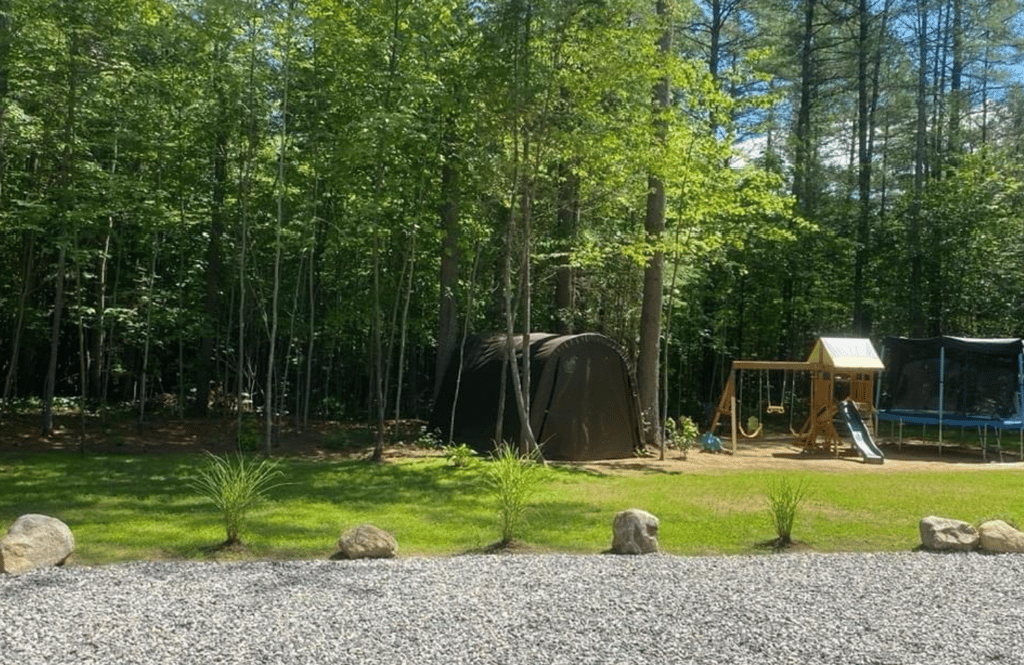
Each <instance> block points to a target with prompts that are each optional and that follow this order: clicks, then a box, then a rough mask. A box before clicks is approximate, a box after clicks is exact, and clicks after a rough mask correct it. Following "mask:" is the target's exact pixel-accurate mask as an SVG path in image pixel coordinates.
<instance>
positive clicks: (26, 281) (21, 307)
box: [0, 232, 35, 422]
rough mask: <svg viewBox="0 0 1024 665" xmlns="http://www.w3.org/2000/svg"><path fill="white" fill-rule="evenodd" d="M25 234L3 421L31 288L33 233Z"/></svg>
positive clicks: (0, 405) (0, 414)
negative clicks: (16, 317)
mask: <svg viewBox="0 0 1024 665" xmlns="http://www.w3.org/2000/svg"><path fill="white" fill-rule="evenodd" d="M24 236H25V269H24V272H23V273H22V279H21V290H20V293H19V294H18V319H17V323H16V324H15V326H14V338H13V339H12V340H11V362H10V364H9V365H8V366H7V376H6V377H5V378H4V396H3V402H2V403H0V422H3V416H4V412H5V411H6V409H7V406H8V403H9V402H10V399H11V390H12V388H13V386H14V377H15V376H17V372H18V355H19V354H20V353H21V333H22V330H23V329H24V327H25V305H26V303H27V302H28V294H29V293H30V292H31V290H32V282H33V273H34V272H35V268H34V265H35V261H34V259H35V234H34V233H31V232H26V233H25V234H24Z"/></svg>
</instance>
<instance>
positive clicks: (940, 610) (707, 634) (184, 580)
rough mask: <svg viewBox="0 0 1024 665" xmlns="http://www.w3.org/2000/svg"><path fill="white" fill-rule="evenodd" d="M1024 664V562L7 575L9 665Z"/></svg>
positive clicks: (0, 611) (561, 564) (822, 560)
mask: <svg viewBox="0 0 1024 665" xmlns="http://www.w3.org/2000/svg"><path fill="white" fill-rule="evenodd" d="M992 662H998V663H1024V557H1022V556H1016V555H1002V556H986V555H981V554H949V555H936V554H926V553H905V554H834V555H819V554H782V555H764V556H742V557H740V556H737V557H675V556H668V555H647V556H642V557H619V556H610V555H596V556H570V555H511V556H494V555H492V556H459V557H452V558H409V559H395V560H386V561H350V562H345V561H342V562H337V561H289V562H258V563H253V562H247V563H230V564H216V563H194V562H187V563H133V564H122V565H113V566H104V567H69V568H52V569H46V570H39V571H35V572H32V573H29V574H26V575H22V576H19V577H3V576H0V663H4V664H5V665H6V664H7V663H11V664H15V663H17V664H19V665H34V664H37V663H47V664H64V663H68V664H71V663H75V664H77V663H104V664H110V665H126V664H130V663H167V664H171V663H173V664H176V665H180V664H186V663H197V664H199V663H202V664H204V665H206V664H211V663H245V664H246V665H252V664H257V663H317V664H327V663H375V664H387V663H410V664H417V665H420V664H431V663H436V664H448V663H531V664H532V663H538V664H545V665H547V664H551V663H623V664H624V663H751V664H755V663H756V664H770V663H794V664H796V663H799V664H811V663H865V664H867V663H872V664H882V663H891V664H893V665H908V664H914V663H921V664H926V663H927V664H928V665H936V664H944V663H956V664H960V665H964V664H971V663H992Z"/></svg>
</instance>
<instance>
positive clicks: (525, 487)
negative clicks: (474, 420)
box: [483, 443, 540, 545]
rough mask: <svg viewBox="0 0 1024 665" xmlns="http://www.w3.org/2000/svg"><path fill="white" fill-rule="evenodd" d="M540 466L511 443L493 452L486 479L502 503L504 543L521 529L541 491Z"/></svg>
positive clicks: (500, 503)
mask: <svg viewBox="0 0 1024 665" xmlns="http://www.w3.org/2000/svg"><path fill="white" fill-rule="evenodd" d="M539 471H540V467H539V466H538V464H537V461H536V459H535V457H534V456H532V455H520V454H519V452H518V451H517V450H516V449H515V448H514V447H513V446H512V444H510V443H503V444H502V445H500V446H498V448H497V449H496V450H495V451H494V453H492V455H491V460H490V461H489V462H488V464H487V466H486V467H484V472H483V473H484V482H485V484H486V486H487V488H488V490H490V493H491V494H492V495H493V496H494V498H495V499H496V500H497V503H498V516H499V521H500V524H501V541H500V543H501V544H502V545H508V544H510V543H511V542H512V541H513V540H514V539H515V536H516V534H517V533H518V532H519V528H520V525H521V524H522V521H523V515H524V514H525V513H526V509H527V507H528V505H529V501H530V498H531V497H532V496H533V494H534V493H535V492H536V490H537V484H538V482H539V480H540V474H539Z"/></svg>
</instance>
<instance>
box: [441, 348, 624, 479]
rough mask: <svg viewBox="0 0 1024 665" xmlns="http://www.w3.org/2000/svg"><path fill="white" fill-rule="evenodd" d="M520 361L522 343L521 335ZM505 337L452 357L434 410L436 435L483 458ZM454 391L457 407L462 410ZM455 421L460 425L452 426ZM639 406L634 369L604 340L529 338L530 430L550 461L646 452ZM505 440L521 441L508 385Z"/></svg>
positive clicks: (491, 431) (489, 445) (490, 444)
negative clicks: (473, 450)
mask: <svg viewBox="0 0 1024 665" xmlns="http://www.w3.org/2000/svg"><path fill="white" fill-rule="evenodd" d="M514 339H515V348H516V356H517V358H518V359H519V360H520V362H521V357H522V356H521V348H522V336H521V335H518V334H517V335H516V336H515V337H514ZM505 351H506V337H505V336H504V335H495V336H491V337H485V338H481V337H475V336H474V337H470V338H468V339H467V340H466V344H465V346H464V347H463V352H462V355H461V366H462V373H461V380H460V377H459V366H460V354H459V351H458V350H456V352H455V353H454V354H453V355H452V359H451V361H450V362H449V363H448V369H447V371H446V372H445V375H444V379H443V381H442V384H441V389H440V392H439V393H438V397H437V400H436V402H435V404H434V410H433V414H432V415H431V419H430V429H431V431H439V432H441V434H442V436H443V437H444V438H445V439H447V438H448V432H449V427H451V432H452V436H451V439H452V440H453V441H455V442H456V443H466V444H469V445H470V446H472V447H473V448H475V449H476V450H478V451H480V452H488V451H490V450H493V449H494V436H495V424H496V422H497V414H498V400H499V399H500V391H501V368H502V365H503V364H504V360H505ZM456 392H457V394H458V398H457V399H458V403H456ZM453 414H454V426H452V422H453V419H452V417H453ZM639 414H640V406H639V400H638V399H637V394H636V381H635V379H634V378H633V373H632V370H631V368H630V365H629V362H628V361H627V360H626V357H625V355H624V354H623V352H622V350H621V349H620V348H619V346H618V345H617V344H615V342H613V341H612V340H610V339H608V338H607V337H605V336H603V335H598V334H594V333H586V334H582V335H553V334H549V333H531V334H530V424H531V426H532V428H533V433H534V436H535V437H536V439H537V442H538V443H540V444H541V446H542V450H543V453H544V456H545V457H547V458H548V459H564V460H573V461H578V460H594V459H615V458H622V457H631V456H632V455H633V454H634V450H635V449H637V448H639V447H640V445H641V438H640V436H641V435H640V415H639ZM502 422H503V424H502V438H503V439H505V440H507V441H518V440H519V433H520V429H519V416H518V413H517V411H516V404H515V398H514V395H513V393H512V379H511V373H509V376H508V377H507V380H506V392H505V412H504V417H503V419H502Z"/></svg>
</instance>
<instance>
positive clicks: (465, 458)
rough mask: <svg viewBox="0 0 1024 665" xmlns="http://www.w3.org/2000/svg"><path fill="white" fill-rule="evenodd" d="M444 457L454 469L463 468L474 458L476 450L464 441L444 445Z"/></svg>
mask: <svg viewBox="0 0 1024 665" xmlns="http://www.w3.org/2000/svg"><path fill="white" fill-rule="evenodd" d="M444 458H445V459H446V460H448V464H449V465H450V466H454V467H455V468H456V469H465V468H466V467H468V466H469V465H470V464H472V463H473V460H475V459H476V451H475V450H473V449H472V448H470V447H469V446H467V445H466V444H464V443H460V444H459V445H457V446H445V448H444Z"/></svg>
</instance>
